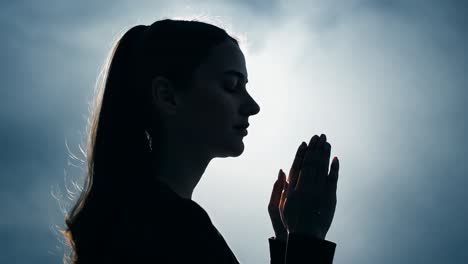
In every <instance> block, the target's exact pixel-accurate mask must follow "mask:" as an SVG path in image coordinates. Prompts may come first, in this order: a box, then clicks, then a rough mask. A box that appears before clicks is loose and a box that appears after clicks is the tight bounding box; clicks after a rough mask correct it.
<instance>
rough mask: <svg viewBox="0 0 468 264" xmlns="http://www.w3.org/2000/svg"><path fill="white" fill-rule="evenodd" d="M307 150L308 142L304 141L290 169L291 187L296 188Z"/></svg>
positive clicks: (289, 179)
mask: <svg viewBox="0 0 468 264" xmlns="http://www.w3.org/2000/svg"><path fill="white" fill-rule="evenodd" d="M306 150H307V144H306V143H305V142H304V141H303V142H302V143H301V145H300V146H299V148H298V149H297V152H296V156H295V158H294V161H293V164H292V166H291V169H290V170H289V177H288V181H289V187H288V191H289V188H294V187H295V186H296V183H297V179H298V178H299V172H300V171H301V167H302V161H303V159H304V155H305V152H306Z"/></svg>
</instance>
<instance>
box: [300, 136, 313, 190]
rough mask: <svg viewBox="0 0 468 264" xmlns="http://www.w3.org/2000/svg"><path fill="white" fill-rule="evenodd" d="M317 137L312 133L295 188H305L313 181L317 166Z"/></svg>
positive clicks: (310, 185) (309, 186)
mask: <svg viewBox="0 0 468 264" xmlns="http://www.w3.org/2000/svg"><path fill="white" fill-rule="evenodd" d="M318 139H319V137H318V136H317V135H314V136H313V137H312V138H311V139H310V142H309V146H308V147H307V151H306V153H305V157H304V160H303V162H302V168H301V172H300V174H299V179H298V181H297V184H296V188H295V189H296V190H305V189H307V188H311V187H312V186H313V185H314V183H315V177H316V167H317V153H316V148H317V143H318Z"/></svg>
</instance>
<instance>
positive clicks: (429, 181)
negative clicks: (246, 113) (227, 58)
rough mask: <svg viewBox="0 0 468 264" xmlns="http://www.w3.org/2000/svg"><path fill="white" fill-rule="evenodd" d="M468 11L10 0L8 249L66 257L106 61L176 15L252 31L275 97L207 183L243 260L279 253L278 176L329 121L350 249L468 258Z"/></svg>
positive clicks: (342, 256)
mask: <svg viewBox="0 0 468 264" xmlns="http://www.w3.org/2000/svg"><path fill="white" fill-rule="evenodd" d="M467 12H468V9H467V5H466V4H464V1H461V0H460V1H430V0H428V1H423V0H419V1H417V0H414V1H409V0H407V1H403V0H401V1H370V0H367V1H366V0H346V1H345V0H342V1H338V0H335V1H326V0H318V1H310V0H308V1H306V0H303V1H286V0H284V1H270V2H269V1H266V0H265V1H262V0H256V1H247V0H243V1H214V0H212V1H179V2H175V1H169V0H167V1H89V0H86V1H63V0H60V1H59V0H51V1H32V0H29V1H8V2H7V1H3V2H2V3H1V4H0V22H1V23H0V28H1V41H0V47H1V48H0V54H1V60H0V76H1V81H2V86H1V94H0V118H1V119H0V121H1V122H0V126H1V130H0V142H1V146H2V148H1V151H0V157H1V158H0V206H1V207H0V209H1V217H0V263H60V261H61V258H62V254H63V245H62V244H61V239H60V236H59V234H57V231H56V230H57V228H59V227H63V210H67V209H68V208H69V205H70V201H69V200H68V202H67V198H66V197H67V189H68V190H69V191H71V192H73V190H74V188H73V184H72V182H73V181H75V182H78V183H79V182H80V175H81V171H80V168H79V166H80V163H79V162H78V161H77V160H76V159H74V158H72V157H71V156H70V154H71V153H73V154H75V155H77V157H78V158H79V159H80V158H81V159H82V155H80V151H79V147H78V146H79V144H80V143H82V142H83V139H84V132H85V126H86V119H87V115H88V102H89V100H90V99H91V96H92V94H93V89H94V85H95V82H96V79H97V76H98V72H99V69H100V67H101V66H102V64H103V63H104V60H105V58H106V56H107V53H108V51H109V49H110V47H111V46H112V43H113V42H114V41H115V40H116V39H117V37H118V36H119V35H120V34H121V33H123V32H124V31H125V30H126V29H128V28H130V27H131V26H132V25H134V24H137V23H140V24H150V23H152V22H153V21H154V20H156V19H161V18H166V17H182V18H186V17H188V18H199V19H201V20H205V21H209V22H213V23H215V22H216V23H218V25H221V26H224V27H225V28H226V29H228V30H229V31H230V32H232V33H233V34H237V35H238V36H240V37H242V38H243V40H244V41H243V44H244V46H245V48H244V50H245V54H246V58H247V68H248V71H249V79H250V82H249V86H248V89H250V91H251V94H252V96H253V97H254V98H255V99H256V100H257V102H258V103H259V104H260V106H261V108H262V109H261V112H260V114H259V115H257V116H254V117H252V118H251V120H250V123H251V127H250V129H249V135H248V136H247V137H246V138H245V139H244V142H245V145H246V149H245V152H244V154H243V155H242V156H240V157H238V158H235V159H233V158H228V159H215V160H213V161H212V163H211V164H210V166H209V167H208V169H207V171H206V173H205V175H204V176H203V178H202V180H201V182H200V184H199V185H198V187H197V189H196V190H195V193H194V197H193V199H194V200H195V201H197V202H198V203H200V204H201V205H202V206H203V207H204V208H205V209H206V210H207V211H208V213H209V215H210V217H211V218H212V221H213V223H214V224H215V225H216V226H217V227H218V229H219V230H220V232H221V233H222V234H223V236H224V237H225V239H226V240H227V242H228V243H229V245H230V246H231V248H232V250H233V251H234V253H235V254H236V256H237V257H238V259H239V260H240V261H241V262H242V263H268V259H269V256H268V243H267V238H268V237H270V236H272V235H273V229H272V228H271V223H270V222H269V218H268V214H267V209H266V208H267V203H268V200H269V196H270V192H271V187H272V184H273V182H274V180H275V179H276V176H277V172H278V170H279V168H283V170H286V171H287V170H288V169H289V166H290V163H291V162H292V158H293V156H294V153H295V151H296V148H297V146H298V145H299V143H300V142H301V141H302V140H305V141H308V139H309V138H310V136H312V135H314V134H320V133H325V134H327V136H328V138H329V141H330V142H331V144H332V148H333V149H332V155H336V156H338V157H339V158H340V161H341V171H340V181H339V185H338V205H337V211H336V215H335V220H334V222H333V225H332V227H331V229H330V231H329V233H328V235H327V239H328V240H331V241H333V242H335V243H337V249H336V254H335V263H369V264H370V263H467V262H468V231H467V229H466V226H465V224H466V223H467V222H468V205H467V203H466V201H467V198H468V195H467V193H466V191H465V189H466V188H467V186H468V179H467V173H466V171H467V163H468V160H467V151H466V147H467V141H466V140H465V135H466V134H467V127H468V124H467V123H468V122H467V120H468V119H467V117H466V113H467V111H466V103H467V98H468V92H467V88H468V87H467V84H468V79H467V73H468V71H467V70H468V68H467V64H468V60H467V59H468V54H467V49H468V48H467V47H468V43H467V36H468V34H467V33H468V32H467V31H468V30H467V26H468V21H467V17H468V15H467ZM67 146H68V147H69V148H67ZM75 166H78V167H75ZM72 194H73V193H72Z"/></svg>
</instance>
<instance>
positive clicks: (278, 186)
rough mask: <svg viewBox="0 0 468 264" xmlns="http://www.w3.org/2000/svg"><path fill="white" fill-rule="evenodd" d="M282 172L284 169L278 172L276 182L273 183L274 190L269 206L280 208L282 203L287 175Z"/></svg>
mask: <svg viewBox="0 0 468 264" xmlns="http://www.w3.org/2000/svg"><path fill="white" fill-rule="evenodd" d="M281 172H282V170H280V171H279V172H278V179H277V180H276V181H275V184H274V185H273V190H272V191H271V197H270V203H269V205H268V206H269V208H270V207H276V208H278V207H279V205H280V201H281V193H282V191H283V189H284V184H285V177H284V174H282V173H281Z"/></svg>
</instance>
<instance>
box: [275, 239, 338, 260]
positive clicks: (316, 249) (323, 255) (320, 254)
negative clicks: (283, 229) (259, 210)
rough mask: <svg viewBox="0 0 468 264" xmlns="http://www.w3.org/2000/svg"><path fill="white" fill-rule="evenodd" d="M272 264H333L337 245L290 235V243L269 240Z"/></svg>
mask: <svg viewBox="0 0 468 264" xmlns="http://www.w3.org/2000/svg"><path fill="white" fill-rule="evenodd" d="M268 241H269V245H270V263H271V264H331V263H333V257H334V254H335V248H336V244H335V243H333V242H330V241H327V240H322V239H317V238H313V237H309V236H306V235H303V234H297V233H290V234H289V237H288V241H287V242H285V241H281V240H278V239H276V238H274V237H270V238H269V239H268Z"/></svg>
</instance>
